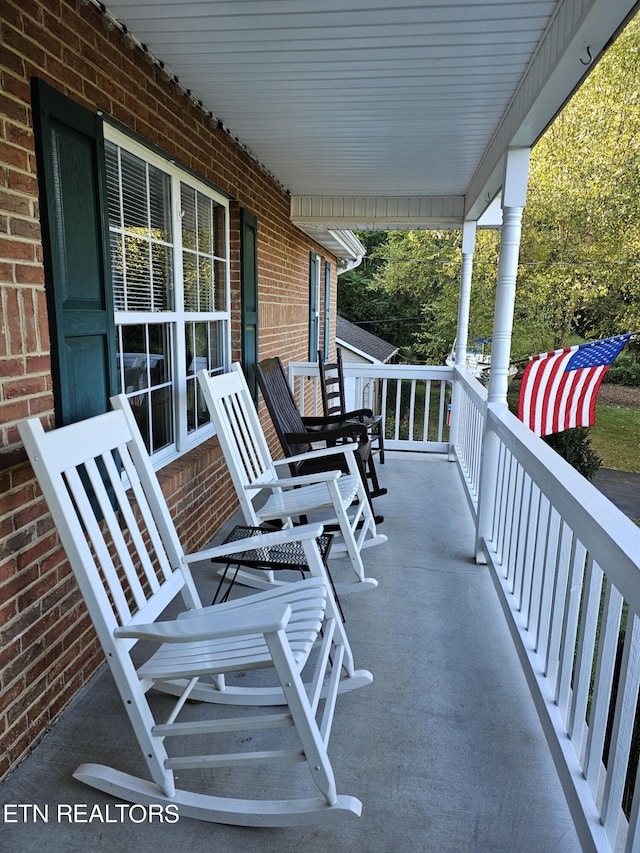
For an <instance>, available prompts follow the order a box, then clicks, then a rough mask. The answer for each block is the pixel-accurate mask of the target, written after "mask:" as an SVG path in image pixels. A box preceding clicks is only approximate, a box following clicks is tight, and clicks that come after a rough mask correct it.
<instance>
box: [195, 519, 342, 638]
mask: <svg viewBox="0 0 640 853" xmlns="http://www.w3.org/2000/svg"><path fill="white" fill-rule="evenodd" d="M264 533H273V527H270V528H264V527H250V526H245V525H242V524H237V525H236V526H235V527H234V528H233V530H232V531H231V532H230V533H229V535H228V536H227V537H226V538H225V539H224V541H223V543H222V544H223V545H228V544H229V543H231V542H237V541H238V539H249V538H250V537H252V536H256V537H258V536H260V535H262V534H264ZM316 542H317V543H318V549H319V551H320V557H321V558H322V562H323V563H324V565H325V568H326V569H327V576H328V578H329V582H330V583H331V589H332V590H333V595H334V598H335V600H336V604H337V605H338V609H339V611H340V616H341V618H342V621H343V622H344V613H343V612H342V606H341V604H340V601H339V599H338V595H337V593H336V589H335V586H334V583H333V578H332V577H331V573H330V572H329V568H328V566H327V558H328V556H329V551H330V549H331V544H332V542H333V534H332V533H323V534H322V535H320V536H319V537H318V538H317V539H316ZM211 562H212V563H224V564H226V565H225V568H224V571H223V573H222V577H221V578H220V582H219V583H218V587H217V589H216V593H215V595H214V596H213V601H212V602H211V603H212V604H215V603H216V601H217V600H218V596H219V595H220V590H221V589H222V585H223V584H224V582H225V581H228V583H229V586H228V588H227V589H226V591H225V593H224V595H223V596H222V597H221V598H220V601H221V602H222V601H226V600H227V599H228V598H229V593H230V592H231V589H232V587H233V585H234V583H235V580H236V577H237V575H238V571H239V569H240V567H241V566H245V567H246V568H251V569H262V570H263V571H283V570H285V569H287V570H289V571H296V572H300V573H301V574H302V575H304V574H305V572H308V571H309V566H308V565H307V560H306V557H305V555H304V550H303V548H302V545H301V544H300V542H285V543H281V544H279V545H267V546H265V545H257V546H256V547H255V548H252V549H251V550H250V551H243V552H242V553H239V554H237V555H234V554H227V555H226V556H224V557H214V558H212V560H211ZM232 566H235V571H234V572H233V574H232V575H231V577H230V579H229V572H230V570H231V567H232Z"/></svg>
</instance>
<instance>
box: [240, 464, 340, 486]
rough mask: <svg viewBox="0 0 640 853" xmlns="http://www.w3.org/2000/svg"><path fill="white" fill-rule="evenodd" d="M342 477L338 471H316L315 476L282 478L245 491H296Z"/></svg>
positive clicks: (257, 484)
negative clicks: (300, 487) (299, 488)
mask: <svg viewBox="0 0 640 853" xmlns="http://www.w3.org/2000/svg"><path fill="white" fill-rule="evenodd" d="M289 458H293V457H289ZM341 476H342V471H339V470H338V469H336V470H335V471H316V472H315V473H313V474H296V475H294V476H293V477H282V478H281V479H278V480H270V481H269V482H268V483H253V484H251V485H249V486H245V489H246V490H247V491H248V492H254V491H255V490H256V487H257V486H259V487H260V488H261V489H271V490H272V491H275V490H276V489H282V488H284V489H294V488H298V487H299V486H312V485H314V484H315V483H329V482H330V481H331V480H337V479H338V478H339V477H341Z"/></svg>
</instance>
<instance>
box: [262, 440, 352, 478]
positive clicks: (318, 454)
mask: <svg viewBox="0 0 640 853" xmlns="http://www.w3.org/2000/svg"><path fill="white" fill-rule="evenodd" d="M357 449H358V445H357V443H356V442H355V441H352V442H349V443H348V444H337V445H332V446H331V447H318V448H316V449H315V450H307V451H305V452H304V453H296V454H295V456H285V457H284V458H283V459H274V460H273V464H274V467H277V466H279V465H290V464H291V463H292V462H294V463H295V462H306V461H307V460H308V459H321V458H322V457H323V456H338V455H342V456H344V454H346V453H355V452H356V450H357ZM313 476H314V477H316V476H317V475H316V474H314V475H313ZM278 482H281V481H278Z"/></svg>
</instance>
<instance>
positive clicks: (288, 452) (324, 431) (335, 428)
mask: <svg viewBox="0 0 640 853" xmlns="http://www.w3.org/2000/svg"><path fill="white" fill-rule="evenodd" d="M254 370H255V372H256V378H257V380H258V385H259V387H260V390H261V391H262V396H263V398H264V401H265V403H266V406H267V409H268V411H269V414H270V416H271V420H272V421H273V425H274V427H275V430H276V434H277V436H278V440H279V441H280V445H281V447H282V451H283V453H284V455H285V456H295V455H296V454H298V453H305V452H307V451H308V450H310V449H311V445H312V443H313V444H316V443H317V442H325V443H326V445H327V446H332V445H336V444H341V443H345V442H352V441H355V442H357V444H358V452H357V453H356V460H357V461H358V465H359V467H360V474H361V476H362V480H363V482H364V484H365V486H366V488H367V493H368V497H369V500H370V502H371V501H372V499H373V498H375V497H379V496H381V495H385V494H386V493H387V490H386V489H385V488H381V487H380V484H379V482H378V476H377V473H376V469H375V464H374V461H373V456H372V454H371V442H370V441H369V436H368V433H367V428H366V426H365V425H364V424H361V423H358V422H357V421H345V418H344V416H342V415H341V416H339V417H303V416H302V415H301V413H300V410H299V409H298V405H297V403H296V400H295V397H294V396H293V391H292V390H291V386H290V385H289V381H288V379H287V376H286V374H285V372H284V367H283V366H282V362H281V361H280V359H279V358H278V357H277V356H276V357H275V358H266V359H263V360H262V361H261V362H259V363H258V364H255V365H254ZM314 464H316V465H317V464H319V463H314ZM320 464H325V465H326V463H320ZM332 464H334V463H332ZM292 469H293V470H292V473H293V474H302V473H311V472H312V471H311V469H310V468H309V467H308V463H304V464H303V465H302V466H301V467H300V466H298V465H293V466H292ZM314 470H318V469H317V468H316V469H314ZM372 505H373V504H372ZM376 521H377V522H378V523H380V521H381V519H380V517H379V516H378V517H377V518H376Z"/></svg>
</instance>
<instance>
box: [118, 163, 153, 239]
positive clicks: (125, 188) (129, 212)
mask: <svg viewBox="0 0 640 853" xmlns="http://www.w3.org/2000/svg"><path fill="white" fill-rule="evenodd" d="M120 168H121V176H120V180H121V182H122V187H121V192H122V199H121V201H122V212H123V222H122V224H123V226H124V227H125V228H130V229H132V230H134V229H142V230H144V231H146V230H147V228H148V227H149V217H148V213H147V211H148V199H147V167H146V163H145V162H144V161H143V160H141V159H140V158H139V157H136V156H135V155H133V154H130V153H129V152H128V151H124V150H123V149H120Z"/></svg>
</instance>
